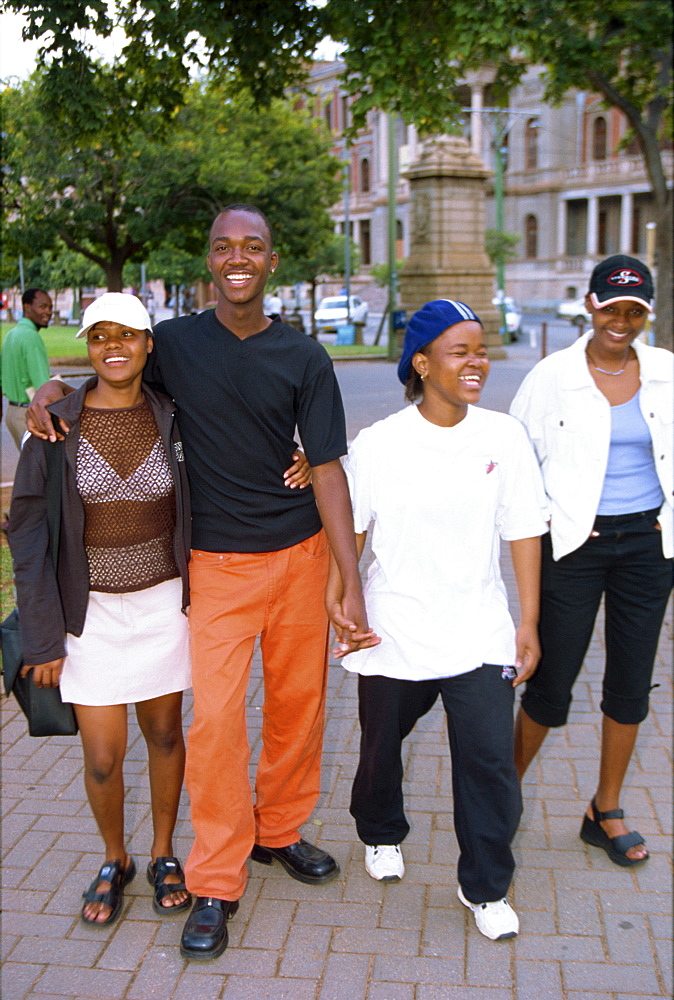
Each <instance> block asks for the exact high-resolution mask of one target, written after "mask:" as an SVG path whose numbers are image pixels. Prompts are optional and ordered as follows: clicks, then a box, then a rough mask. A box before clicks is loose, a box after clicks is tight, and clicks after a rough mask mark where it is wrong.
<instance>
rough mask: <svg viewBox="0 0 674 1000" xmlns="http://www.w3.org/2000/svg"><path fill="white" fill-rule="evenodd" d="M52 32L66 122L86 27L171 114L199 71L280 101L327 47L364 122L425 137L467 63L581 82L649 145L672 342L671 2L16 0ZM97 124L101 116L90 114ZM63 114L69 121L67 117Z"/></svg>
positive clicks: (561, 84) (552, 84) (46, 58)
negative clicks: (118, 43) (109, 38)
mask: <svg viewBox="0 0 674 1000" xmlns="http://www.w3.org/2000/svg"><path fill="white" fill-rule="evenodd" d="M4 6H5V7H6V8H7V9H10V10H15V11H20V12H22V13H24V14H25V15H26V16H27V17H28V28H27V33H26V37H28V38H41V39H43V40H44V44H43V46H42V49H41V59H42V60H43V62H44V65H45V66H46V67H47V70H48V72H47V75H46V76H45V78H44V86H45V88H46V90H47V91H48V93H49V95H50V99H51V100H52V102H53V107H54V109H55V111H54V113H55V114H56V115H57V117H59V116H61V115H63V114H65V118H64V119H62V120H68V115H71V116H72V114H73V113H74V112H75V111H77V112H79V111H80V110H84V109H85V106H86V101H87V94H88V92H89V87H90V85H91V82H92V80H93V79H94V78H95V70H94V68H93V63H92V59H91V53H90V52H89V51H88V49H87V43H86V42H85V41H83V40H82V39H83V38H84V37H85V36H84V35H83V34H82V31H81V30H77V29H84V28H90V29H93V30H95V31H97V32H98V33H99V34H103V35H106V34H109V33H110V31H111V30H112V27H113V25H115V24H116V25H119V26H121V27H122V28H123V30H124V31H125V33H126V37H127V39H128V41H127V44H126V45H125V48H124V49H123V52H122V56H121V59H122V61H123V62H120V65H121V64H126V65H128V66H129V67H131V68H132V70H134V71H135V69H136V68H139V69H142V74H143V75H142V86H141V87H140V88H139V90H138V94H137V97H138V99H139V102H140V105H141V106H144V105H145V104H146V103H148V102H150V103H154V105H155V106H157V107H161V108H162V109H164V113H165V115H166V116H168V117H170V116H171V114H173V112H174V110H175V107H176V103H177V102H179V101H180V99H181V95H182V94H183V92H184V89H185V86H186V83H187V81H188V79H189V74H190V72H191V71H193V70H194V67H195V65H197V64H198V65H201V66H202V67H203V68H204V69H208V70H209V71H211V72H215V73H218V74H220V76H221V77H222V78H223V79H227V80H231V81H233V82H234V84H235V86H236V87H237V88H239V89H241V88H245V89H247V90H248V91H249V92H250V93H251V94H252V95H253V97H254V100H255V101H256V103H257V104H265V103H268V102H269V101H270V100H271V98H272V97H273V96H274V95H278V94H280V93H281V92H283V91H284V90H285V89H286V88H287V87H288V86H290V85H291V84H292V83H297V82H298V81H299V80H301V77H302V70H303V65H302V64H303V60H308V59H309V58H310V57H311V54H312V53H313V51H314V48H315V45H316V43H317V41H318V39H320V38H323V37H326V36H330V37H332V38H333V39H334V40H335V41H336V42H341V43H343V45H344V51H343V58H344V60H345V63H346V70H345V74H344V85H345V86H346V88H347V89H348V90H350V91H351V93H353V94H354V95H355V96H356V100H355V103H354V105H353V108H352V113H353V127H354V129H357V128H358V126H359V125H360V124H362V122H363V121H364V117H365V115H366V113H367V110H368V109H369V108H373V107H376V108H381V109H383V110H386V111H392V112H396V113H398V114H401V115H402V116H403V118H405V120H406V121H408V122H414V123H415V124H416V125H417V127H418V128H419V129H420V131H421V132H422V133H426V134H429V133H433V132H444V131H452V130H454V129H456V128H457V127H458V126H457V122H458V119H459V116H460V109H459V107H458V103H457V101H456V95H457V85H458V84H459V83H460V81H461V79H462V76H463V74H465V72H466V70H467V69H470V68H476V67H479V66H482V65H485V64H490V65H493V66H494V67H495V69H496V79H495V83H494V87H493V92H494V94H495V97H496V99H499V97H500V99H501V100H502V101H503V103H505V102H506V100H507V93H508V91H509V89H511V88H512V87H513V86H514V85H515V84H516V83H517V82H518V81H519V80H520V79H521V77H522V75H523V73H524V71H525V69H526V67H527V66H531V65H542V66H544V67H545V71H546V82H547V91H546V97H547V99H549V100H558V99H560V98H561V96H562V95H563V94H564V93H566V92H567V91H568V90H569V89H571V88H578V89H581V90H591V91H593V92H595V93H598V94H600V95H601V96H602V97H603V99H604V100H605V101H606V103H607V105H609V106H611V107H617V108H619V109H620V110H621V111H622V112H623V114H624V115H625V116H626V118H627V120H628V121H629V123H630V126H631V128H632V130H633V133H634V135H635V137H636V139H637V140H638V142H639V145H640V148H641V150H642V153H643V157H644V163H645V166H646V170H647V173H648V176H649V179H650V183H651V188H652V191H653V197H654V200H655V205H656V212H657V223H658V225H657V237H656V250H657V257H658V273H659V281H658V297H657V302H656V310H657V316H658V322H657V334H658V339H659V342H661V343H671V331H672V328H673V327H674V320H673V316H672V263H673V256H672V190H671V179H670V178H668V177H667V176H666V173H665V170H664V167H663V158H662V148H663V144H664V143H666V141H667V139H668V137H669V136H670V131H669V130H670V128H671V97H672V93H671V86H672V85H671V71H672V41H671V39H672V8H671V4H670V2H669V0H604V2H603V3H601V4H597V3H596V0H477V2H475V0H452V2H451V3H449V2H447V0H325V3H324V4H323V5H322V6H317V5H316V4H315V3H314V2H312V0H267V2H266V3H264V4H252V5H250V4H249V5H248V6H246V5H240V4H236V5H235V4H234V3H233V2H232V0H162V2H158V0H136V2H134V3H130V2H128V0H116V2H111V3H109V2H108V0H89V2H86V3H85V2H75V0H68V2H67V0H4ZM80 118H82V119H83V127H84V128H86V127H88V126H87V123H88V121H89V120H90V115H89V116H88V115H87V114H86V113H85V114H84V115H80ZM59 120H61V119H59Z"/></svg>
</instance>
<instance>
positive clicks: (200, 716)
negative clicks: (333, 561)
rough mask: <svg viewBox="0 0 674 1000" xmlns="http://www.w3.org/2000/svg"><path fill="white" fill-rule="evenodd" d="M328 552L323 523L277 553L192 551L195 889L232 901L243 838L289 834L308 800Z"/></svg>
mask: <svg viewBox="0 0 674 1000" xmlns="http://www.w3.org/2000/svg"><path fill="white" fill-rule="evenodd" d="M328 561H329V549H328V543H327V540H326V537H325V533H324V532H323V531H320V532H319V533H318V534H317V535H314V536H313V537H311V538H308V539H306V541H304V542H300V543H299V544H298V545H293V546H292V547H290V548H288V549H281V550H280V551H278V552H263V553H250V554H249V553H238V552H233V553H231V552H226V553H217V552H202V551H199V550H193V552H192V559H191V561H190V592H191V602H192V603H191V609H190V632H191V642H192V684H193V689H194V722H193V723H192V727H191V728H190V731H189V734H188V739H187V763H186V769H185V779H186V785H187V790H188V793H189V796H190V807H191V816H192V825H193V827H194V832H195V841H194V845H193V847H192V850H191V852H190V855H189V858H188V859H187V864H186V866H185V871H186V876H187V886H188V888H189V890H190V892H193V893H194V894H195V895H197V896H215V897H216V898H219V899H230V900H233V899H238V898H239V897H240V896H241V895H242V893H243V891H244V888H245V885H246V878H247V869H246V859H247V858H248V856H249V854H250V851H251V848H252V846H253V843H259V844H262V845H264V846H266V847H286V846H287V845H288V844H293V843H295V842H296V841H297V840H298V839H299V837H300V832H299V828H300V826H301V825H302V824H303V823H305V822H306V821H307V819H308V818H309V816H310V815H311V812H312V810H313V808H314V806H315V805H316V800H317V798H318V794H319V790H320V764H321V749H322V743H323V726H324V719H325V692H326V677H327V661H328V640H329V628H328V619H327V615H326V612H325V607H324V592H325V584H326V580H327V572H328ZM258 635H259V636H260V644H261V651H262V663H263V674H264V706H263V715H262V743H263V749H262V753H261V756H260V761H259V764H258V768H257V779H256V782H255V804H253V795H252V790H251V783H250V778H249V774H248V767H249V746H248V734H247V729H246V691H247V686H248V677H249V674H250V663H251V659H252V655H253V647H254V645H255V639H256V637H257V636H258Z"/></svg>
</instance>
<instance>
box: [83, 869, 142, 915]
mask: <svg viewBox="0 0 674 1000" xmlns="http://www.w3.org/2000/svg"><path fill="white" fill-rule="evenodd" d="M135 874H136V862H135V861H134V860H133V858H129V866H128V868H127V869H126V871H124V870H123V869H122V862H121V861H106V862H105V864H104V865H103V867H102V868H101V870H100V871H99V873H98V875H97V876H96V878H95V879H94V881H93V882H92V883H91V885H90V886H89V888H88V889H87V891H86V892H83V893H82V898H83V900H84V903H85V906H86V904H87V903H103V905H104V906H109V907H110V913H109V914H108V916H107V917H106V918H105V920H91V919H90V918H89V917H86V916H85V915H84V909H85V907H84V906H83V907H82V912H81V913H80V920H81V921H82V923H83V924H86V925H87V926H88V927H107V926H109V925H110V924H114V922H115V920H116V919H117V917H118V916H119V915H120V913H121V912H122V904H123V902H124V887H125V886H127V885H128V884H129V882H130V881H131V879H132V878H133V877H134V876H135ZM101 882H109V883H110V888H109V889H108V890H107V892H96V889H97V887H98V886H99V885H100V884H101Z"/></svg>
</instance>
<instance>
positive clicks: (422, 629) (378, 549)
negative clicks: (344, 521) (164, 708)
mask: <svg viewBox="0 0 674 1000" xmlns="http://www.w3.org/2000/svg"><path fill="white" fill-rule="evenodd" d="M488 371H489V360H488V357H487V348H486V346H485V343H484V331H483V328H482V324H481V322H480V320H479V318H478V317H477V316H476V315H475V313H474V312H473V310H472V309H471V308H470V307H469V306H467V305H466V304H465V303H463V302H457V301H453V300H448V299H439V300H437V301H434V302H428V303H426V305H425V306H423V308H422V309H420V310H419V311H418V312H416V313H415V314H414V315H413V316H412V318H411V319H410V322H409V324H408V327H407V332H406V335H405V341H404V345H403V353H402V357H401V359H400V364H399V366H398V377H399V379H400V381H401V382H402V383H403V385H404V386H405V397H406V399H407V400H408V401H409V402H410V403H413V404H416V405H412V406H406V407H405V408H404V409H402V410H400V411H399V412H398V413H394V414H393V415H392V416H389V417H387V418H386V419H385V420H381V421H379V422H378V423H375V424H374V425H373V426H372V427H369V428H366V429H365V430H363V431H361V433H360V434H359V435H358V437H357V438H356V440H355V441H354V442H353V445H352V446H351V448H350V450H349V454H348V458H347V460H346V465H345V468H346V474H347V478H348V481H349V487H350V490H351V497H352V505H353V513H354V525H355V531H356V542H357V548H358V552H359V554H361V553H362V551H363V547H364V544H365V538H366V533H367V530H368V529H369V528H370V527H371V528H372V536H371V543H372V552H373V560H372V564H371V566H370V569H369V572H368V579H367V583H366V586H365V599H366V605H367V612H368V620H369V622H370V623H371V627H372V628H373V630H374V632H375V634H376V635H377V636H380V637H381V642H378V643H377V642H375V641H372V642H371V643H370V644H369V645H367V646H365V647H363V645H362V644H361V647H360V648H359V649H356V648H355V647H354V644H353V643H352V642H351V641H350V639H349V634H350V633H349V627H350V624H351V623H349V622H348V621H346V620H345V621H344V622H343V623H340V624H343V628H342V631H341V634H340V635H339V636H338V640H339V641H338V648H337V650H336V655H337V656H343V657H344V660H343V663H344V666H345V667H346V669H347V670H350V671H353V672H354V673H356V674H358V696H359V717H360V724H361V746H360V761H359V765H358V769H357V772H356V777H355V780H354V784H353V790H352V797H351V814H352V815H353V817H354V819H355V821H356V828H357V831H358V835H359V837H360V839H361V840H362V841H363V843H364V844H365V867H366V870H367V872H368V874H369V875H371V876H372V877H373V878H375V879H377V880H379V881H398V880H399V879H400V878H402V876H403V874H404V870H405V869H404V863H403V857H402V850H401V846H400V845H401V843H402V841H403V840H404V839H405V837H406V835H407V833H408V831H409V829H410V827H409V824H408V821H407V819H406V817H405V811H404V803H403V792H402V780H403V765H402V760H401V748H402V741H403V739H404V738H405V737H406V736H407V735H408V734H409V733H410V732H411V730H412V729H413V727H414V725H415V723H416V722H417V720H418V719H419V718H421V716H423V715H424V714H425V713H426V712H428V711H429V710H430V708H431V707H432V706H433V704H434V703H435V701H436V699H437V697H438V695H440V697H441V698H442V701H443V705H444V708H445V711H446V713H447V718H448V724H449V726H448V728H449V742H450V748H451V758H452V784H453V794H454V826H455V830H456V835H457V839H458V842H459V851H460V853H459V861H458V881H459V888H458V894H459V899H460V900H461V902H462V903H463V904H464V905H465V906H467V907H468V908H469V909H470V910H472V911H473V913H474V914H475V919H476V923H477V927H478V929H479V930H480V932H481V933H482V934H484V935H485V936H487V937H489V938H491V939H492V940H500V939H504V938H511V937H514V936H515V935H516V934H517V932H518V929H519V921H518V918H517V914H516V913H515V912H514V910H513V909H512V908H511V907H510V905H509V903H508V901H507V899H506V898H505V897H506V894H507V892H508V889H509V887H510V883H511V880H512V876H513V872H514V869H515V861H514V858H513V854H512V850H511V847H510V842H511V840H512V838H513V836H514V834H515V831H516V830H517V826H518V823H519V818H520V814H521V808H522V803H521V794H520V788H519V782H518V780H517V774H516V772H515V767H514V760H513V701H514V688H515V687H516V686H517V685H518V684H521V683H522V681H524V680H526V678H527V677H528V676H530V674H531V673H532V672H533V670H534V669H535V667H536V664H537V663H538V657H539V646H538V637H537V621H538V590H539V572H540V537H539V536H540V535H542V534H543V533H544V532H546V531H547V518H548V511H547V503H546V498H545V493H544V491H543V485H542V481H541V477H540V473H539V470H538V466H537V462H536V458H535V455H534V452H533V449H532V447H531V445H530V444H529V441H528V440H527V436H526V433H525V432H524V429H523V428H522V427H521V426H520V425H519V424H518V422H517V421H516V420H514V419H513V418H512V417H510V416H507V415H506V414H502V413H494V412H492V411H489V410H482V409H479V408H478V407H477V406H476V404H477V403H478V402H479V399H480V393H481V391H482V388H483V386H484V383H485V379H486V378H487V373H488ZM501 539H504V540H506V541H508V542H510V546H511V551H512V557H513V565H514V570H515V577H516V581H517V589H518V593H519V601H520V609H521V618H520V624H519V627H518V628H517V629H516V628H515V625H514V623H513V621H512V618H511V616H510V613H509V611H508V598H507V595H506V591H505V587H504V584H503V580H502V578H501V573H500V569H499V545H500V540H501ZM339 597H340V580H339V574H338V572H337V570H336V567H335V566H334V565H333V567H332V570H331V576H330V583H329V588H328V595H327V599H328V602H331V601H332V602H333V604H334V606H335V608H336V607H337V605H338V601H339ZM329 606H330V603H329ZM333 620H335V619H334V618H333ZM337 620H339V619H338V617H337Z"/></svg>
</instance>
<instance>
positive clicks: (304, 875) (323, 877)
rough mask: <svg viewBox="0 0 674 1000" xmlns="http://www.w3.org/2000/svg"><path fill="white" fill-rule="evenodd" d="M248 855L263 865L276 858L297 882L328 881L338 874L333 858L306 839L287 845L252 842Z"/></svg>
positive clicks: (315, 883)
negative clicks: (278, 845) (268, 845)
mask: <svg viewBox="0 0 674 1000" xmlns="http://www.w3.org/2000/svg"><path fill="white" fill-rule="evenodd" d="M250 856H251V858H252V859H253V861H259V862H261V864H263V865H270V864H271V863H272V862H273V860H274V858H276V860H277V861H280V862H281V864H282V865H283V867H284V868H285V870H286V871H287V872H288V874H289V875H292V877H293V878H296V879H297V881H298V882H308V883H309V884H310V885H320V884H321V883H322V882H330V880H331V879H333V878H336V876H337V875H339V865H338V864H337V862H336V861H335V859H334V858H331V857H330V855H329V854H327V853H326V852H325V851H322V850H321V849H320V847H314V845H313V844H308V843H307V841H306V840H298V841H297V843H296V844H289V845H288V847H261V846H260V844H254V845H253V850H252V851H251V852H250Z"/></svg>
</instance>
